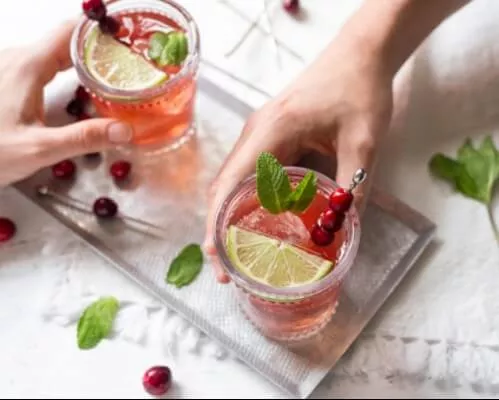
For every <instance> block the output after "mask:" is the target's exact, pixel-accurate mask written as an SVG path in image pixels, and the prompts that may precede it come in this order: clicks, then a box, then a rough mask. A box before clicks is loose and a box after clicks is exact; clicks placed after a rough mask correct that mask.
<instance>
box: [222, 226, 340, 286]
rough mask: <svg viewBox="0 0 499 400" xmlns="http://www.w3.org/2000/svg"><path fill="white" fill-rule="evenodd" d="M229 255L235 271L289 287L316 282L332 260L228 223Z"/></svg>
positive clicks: (273, 284)
mask: <svg viewBox="0 0 499 400" xmlns="http://www.w3.org/2000/svg"><path fill="white" fill-rule="evenodd" d="M227 249H228V253H229V258H230V259H231V261H232V263H233V264H234V266H235V268H236V269H238V270H239V272H241V273H243V274H245V275H246V276H248V277H250V278H251V279H253V280H255V281H258V282H261V283H263V284H266V285H268V286H271V287H274V288H289V287H298V286H302V285H306V284H308V283H311V282H316V281H318V280H320V279H322V278H324V276H326V275H327V274H328V273H329V272H330V271H331V270H332V269H333V266H334V263H333V262H331V261H328V260H326V259H324V258H322V257H319V256H316V255H314V254H311V253H308V252H306V251H304V250H302V249H300V248H298V247H295V246H293V245H291V244H288V243H286V242H283V241H280V240H277V239H273V238H270V237H268V236H265V235H261V234H258V233H254V232H250V231H248V230H245V229H241V228H239V227H237V226H230V227H229V231H228V234H227Z"/></svg>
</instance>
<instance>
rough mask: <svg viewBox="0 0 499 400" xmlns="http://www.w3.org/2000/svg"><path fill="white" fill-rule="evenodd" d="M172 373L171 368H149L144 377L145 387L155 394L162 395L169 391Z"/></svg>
mask: <svg viewBox="0 0 499 400" xmlns="http://www.w3.org/2000/svg"><path fill="white" fill-rule="evenodd" d="M171 381H172V374H171V371H170V368H168V367H163V366H154V367H151V368H149V369H148V370H147V371H146V372H145V374H144V376H143V378H142V385H143V386H144V389H145V390H146V391H147V392H148V393H149V394H152V395H153V396H161V395H163V394H165V393H166V392H168V390H169V389H170V387H171V383H172V382H171Z"/></svg>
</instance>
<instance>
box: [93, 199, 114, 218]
mask: <svg viewBox="0 0 499 400" xmlns="http://www.w3.org/2000/svg"><path fill="white" fill-rule="evenodd" d="M93 208H94V214H95V215H97V216H98V217H100V218H113V217H114V216H115V215H116V214H117V213H118V205H117V204H116V203H115V202H114V201H113V200H111V199H110V198H108V197H99V198H98V199H97V200H95V202H94V207H93Z"/></svg>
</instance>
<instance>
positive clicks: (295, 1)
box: [282, 0, 300, 14]
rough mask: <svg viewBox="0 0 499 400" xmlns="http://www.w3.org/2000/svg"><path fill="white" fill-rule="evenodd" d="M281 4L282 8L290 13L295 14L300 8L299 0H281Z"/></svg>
mask: <svg viewBox="0 0 499 400" xmlns="http://www.w3.org/2000/svg"><path fill="white" fill-rule="evenodd" d="M282 6H283V7H284V9H285V10H286V11H287V12H289V13H291V14H296V13H297V12H298V11H299V9H300V1H299V0H283V2H282Z"/></svg>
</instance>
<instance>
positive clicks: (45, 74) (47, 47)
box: [30, 20, 76, 86]
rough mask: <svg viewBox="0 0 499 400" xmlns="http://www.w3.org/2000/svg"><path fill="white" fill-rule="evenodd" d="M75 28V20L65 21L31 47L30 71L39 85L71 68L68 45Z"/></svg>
mask: <svg viewBox="0 0 499 400" xmlns="http://www.w3.org/2000/svg"><path fill="white" fill-rule="evenodd" d="M75 26H76V21H75V20H69V21H66V22H65V23H63V24H61V25H60V26H59V27H57V28H56V29H54V30H53V31H52V32H50V33H48V34H47V35H46V36H45V37H43V38H42V40H40V41H39V42H37V43H35V44H33V45H32V46H31V48H30V52H31V54H32V57H33V58H32V59H31V61H30V63H31V66H32V67H33V68H31V69H30V71H32V73H33V74H35V75H36V76H35V78H38V79H37V81H38V82H40V84H41V85H43V86H44V85H46V84H47V83H48V82H50V81H51V80H52V79H53V78H54V76H55V75H56V74H57V73H58V72H59V71H63V70H66V69H68V68H69V67H70V66H71V64H72V62H71V56H70V47H71V46H70V43H71V35H72V33H73V30H74V28H75Z"/></svg>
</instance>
